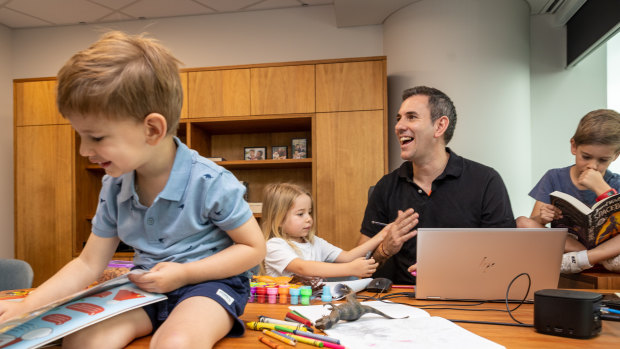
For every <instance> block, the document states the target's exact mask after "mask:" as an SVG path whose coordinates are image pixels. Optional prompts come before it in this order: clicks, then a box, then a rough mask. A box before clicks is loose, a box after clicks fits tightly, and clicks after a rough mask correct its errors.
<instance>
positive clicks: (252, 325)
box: [245, 321, 308, 332]
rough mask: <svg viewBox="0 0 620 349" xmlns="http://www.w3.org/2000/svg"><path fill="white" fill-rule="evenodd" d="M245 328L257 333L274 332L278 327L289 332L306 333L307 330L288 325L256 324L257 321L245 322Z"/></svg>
mask: <svg viewBox="0 0 620 349" xmlns="http://www.w3.org/2000/svg"><path fill="white" fill-rule="evenodd" d="M245 326H246V327H247V328H249V329H250V330H258V331H262V330H265V329H266V330H275V329H276V326H280V327H282V328H288V329H291V330H296V331H301V332H308V330H306V328H305V327H304V326H288V325H276V324H269V323H266V322H258V321H251V322H246V323H245Z"/></svg>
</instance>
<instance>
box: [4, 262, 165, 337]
mask: <svg viewBox="0 0 620 349" xmlns="http://www.w3.org/2000/svg"><path fill="white" fill-rule="evenodd" d="M136 272H140V271H136V270H134V271H132V273H136ZM166 298H167V297H166V296H165V295H162V294H155V293H149V292H146V291H142V290H140V289H139V288H137V287H136V286H135V285H134V284H132V283H131V282H130V281H129V278H128V277H127V274H125V275H121V276H119V277H116V278H114V279H111V280H108V281H106V282H103V283H100V284H98V285H96V286H94V287H91V288H87V289H85V290H83V291H80V292H77V293H74V294H71V295H69V296H67V297H65V298H62V299H59V300H57V301H54V302H52V303H49V304H46V305H44V306H42V307H40V308H37V309H35V310H33V311H30V312H28V313H25V314H22V315H19V316H16V317H14V318H12V319H10V320H8V321H6V322H3V323H0V349H4V348H7V349H22V348H24V349H25V348H38V347H40V346H42V345H45V344H47V343H50V342H52V341H54V340H56V339H59V338H62V337H64V336H66V335H68V334H71V333H73V332H75V331H78V330H80V329H82V328H84V327H87V326H90V325H92V324H95V323H97V322H99V321H102V320H105V319H107V318H110V317H112V316H115V315H118V314H121V313H124V312H126V311H129V310H132V309H136V308H139V307H142V306H145V305H147V304H150V303H155V302H159V301H161V300H164V299H166Z"/></svg>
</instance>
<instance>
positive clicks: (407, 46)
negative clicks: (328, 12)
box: [383, 0, 530, 214]
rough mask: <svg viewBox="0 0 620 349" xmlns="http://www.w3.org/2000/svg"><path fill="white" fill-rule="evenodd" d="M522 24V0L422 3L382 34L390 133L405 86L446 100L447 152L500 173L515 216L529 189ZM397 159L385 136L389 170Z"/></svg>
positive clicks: (525, 32)
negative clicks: (451, 120)
mask: <svg viewBox="0 0 620 349" xmlns="http://www.w3.org/2000/svg"><path fill="white" fill-rule="evenodd" d="M529 18H530V15H529V7H528V5H527V3H526V2H525V1H522V0H504V1H495V0H433V1H429V0H425V1H420V2H416V3H414V4H411V5H409V6H408V7H406V8H404V9H401V10H400V11H398V12H397V13H395V14H393V15H392V16H390V17H389V18H388V19H387V20H386V21H385V23H384V36H383V38H384V39H383V40H384V52H385V54H386V55H387V57H388V59H387V62H388V63H387V64H388V75H389V77H388V79H389V80H388V81H389V83H388V91H389V104H390V116H391V117H390V129H391V130H393V126H394V123H395V119H394V117H393V115H396V113H397V110H398V107H399V105H400V102H401V93H402V91H403V90H404V89H405V88H408V87H413V86H416V85H428V86H432V87H436V88H438V89H440V90H442V91H443V92H445V93H446V94H448V95H449V96H450V98H451V99H452V100H453V102H454V104H455V106H456V110H457V114H458V118H457V123H456V130H455V134H454V138H453V140H452V141H451V142H450V144H449V146H450V147H451V148H452V149H453V150H454V151H455V152H456V153H457V154H459V155H461V156H464V157H466V158H469V159H471V160H474V161H477V162H481V163H483V164H486V165H489V166H491V167H493V168H495V169H496V170H497V171H498V172H499V173H500V174H501V175H502V178H503V179H504V182H505V183H506V186H507V188H508V191H509V194H510V197H511V202H512V205H513V211H514V212H515V214H518V213H519V212H521V211H523V209H524V207H525V204H526V203H525V202H524V199H523V197H522V196H520V195H519V194H521V193H523V192H525V191H526V190H529V181H528V178H529V176H530V162H529V158H530V119H529V115H530V90H529V86H530V75H529ZM399 155H400V154H399V148H398V142H397V141H396V139H395V137H394V136H393V137H392V139H391V142H390V168H392V169H393V168H395V167H397V166H399V165H400V163H401V162H402V160H401V159H400V156H399Z"/></svg>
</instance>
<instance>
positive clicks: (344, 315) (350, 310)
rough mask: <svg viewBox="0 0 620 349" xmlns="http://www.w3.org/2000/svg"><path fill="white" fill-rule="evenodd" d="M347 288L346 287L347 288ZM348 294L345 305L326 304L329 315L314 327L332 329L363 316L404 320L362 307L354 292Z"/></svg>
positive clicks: (350, 291)
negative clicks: (339, 323)
mask: <svg viewBox="0 0 620 349" xmlns="http://www.w3.org/2000/svg"><path fill="white" fill-rule="evenodd" d="M347 288H348V287H347ZM348 291H349V293H348V294H347V297H346V299H347V301H346V303H343V304H340V305H334V304H333V303H331V302H330V303H328V304H327V305H328V306H330V307H331V309H330V310H331V313H329V315H326V316H323V317H322V318H320V319H318V320H317V321H316V323H315V327H316V328H318V329H319V330H327V329H330V328H332V326H334V325H335V324H337V323H338V321H340V320H344V321H355V320H357V319H359V318H361V317H362V315H364V314H378V315H381V316H383V317H385V318H388V319H404V318H407V317H408V316H405V317H404V318H393V317H391V316H389V315H386V314H384V313H382V312H381V311H379V310H377V309H375V308H373V307H369V306H367V305H362V304H361V303H360V302H358V301H357V297H356V296H355V292H353V290H351V289H350V288H349V289H348Z"/></svg>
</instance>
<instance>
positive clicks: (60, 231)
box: [15, 125, 73, 285]
mask: <svg viewBox="0 0 620 349" xmlns="http://www.w3.org/2000/svg"><path fill="white" fill-rule="evenodd" d="M72 142H73V131H72V130H71V126H69V125H39V126H20V127H16V128H15V150H16V151H15V218H16V219H15V232H16V234H15V257H16V258H18V259H23V260H26V261H27V262H28V263H30V265H31V266H32V268H33V270H34V280H33V283H34V285H38V284H40V283H41V282H43V281H45V280H46V279H47V278H49V277H50V276H51V275H53V274H54V273H55V272H56V271H58V270H59V269H60V267H62V266H63V265H64V264H66V263H67V262H69V261H70V260H71V258H72V249H71V240H72V230H73V229H72V224H73V215H72V209H73V206H72V203H73V200H72V195H73V181H72V168H73V164H72V162H73V161H72V156H71V154H72V152H71V149H72V146H73V145H72Z"/></svg>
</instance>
